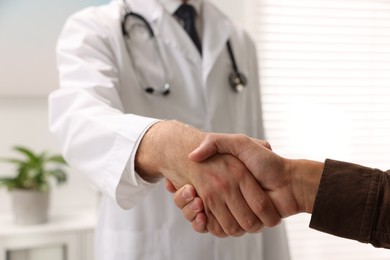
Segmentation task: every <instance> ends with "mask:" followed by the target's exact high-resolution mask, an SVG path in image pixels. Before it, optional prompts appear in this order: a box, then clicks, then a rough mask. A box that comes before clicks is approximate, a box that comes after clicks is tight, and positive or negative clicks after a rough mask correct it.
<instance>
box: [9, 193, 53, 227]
mask: <svg viewBox="0 0 390 260" xmlns="http://www.w3.org/2000/svg"><path fill="white" fill-rule="evenodd" d="M11 195H12V207H13V213H14V220H15V223H16V224H18V225H32V224H40V223H45V222H47V220H48V210H49V192H40V191H34V190H19V189H16V190H13V191H12V192H11Z"/></svg>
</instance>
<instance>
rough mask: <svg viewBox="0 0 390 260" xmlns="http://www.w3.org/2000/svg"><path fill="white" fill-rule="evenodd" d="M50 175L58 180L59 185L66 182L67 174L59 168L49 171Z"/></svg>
mask: <svg viewBox="0 0 390 260" xmlns="http://www.w3.org/2000/svg"><path fill="white" fill-rule="evenodd" d="M48 173H49V174H50V175H51V176H53V177H54V178H55V179H56V180H57V184H63V183H65V182H66V179H67V178H66V172H65V171H64V170H63V169H60V168H57V169H54V170H49V171H48Z"/></svg>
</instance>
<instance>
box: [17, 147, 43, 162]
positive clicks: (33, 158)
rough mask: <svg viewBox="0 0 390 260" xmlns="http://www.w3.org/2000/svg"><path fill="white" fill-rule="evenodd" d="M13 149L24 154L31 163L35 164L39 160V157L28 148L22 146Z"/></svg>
mask: <svg viewBox="0 0 390 260" xmlns="http://www.w3.org/2000/svg"><path fill="white" fill-rule="evenodd" d="M13 149H14V150H15V151H18V152H20V153H22V154H24V155H25V156H26V157H27V158H29V159H30V161H31V162H37V161H38V160H39V157H38V156H37V155H35V154H34V152H32V151H31V150H30V149H29V148H26V147H23V146H15V147H14V148H13Z"/></svg>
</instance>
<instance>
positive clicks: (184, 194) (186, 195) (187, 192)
mask: <svg viewBox="0 0 390 260" xmlns="http://www.w3.org/2000/svg"><path fill="white" fill-rule="evenodd" d="M181 196H182V197H183V198H185V199H190V198H191V197H192V195H191V192H190V190H189V189H188V188H187V187H186V188H184V190H183V191H182V192H181Z"/></svg>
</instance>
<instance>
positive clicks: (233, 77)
mask: <svg viewBox="0 0 390 260" xmlns="http://www.w3.org/2000/svg"><path fill="white" fill-rule="evenodd" d="M229 83H230V86H231V87H232V88H233V90H234V91H235V92H237V93H241V92H242V91H243V90H244V88H245V86H246V84H247V80H246V77H245V75H244V74H242V73H241V72H232V73H230V75H229Z"/></svg>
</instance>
